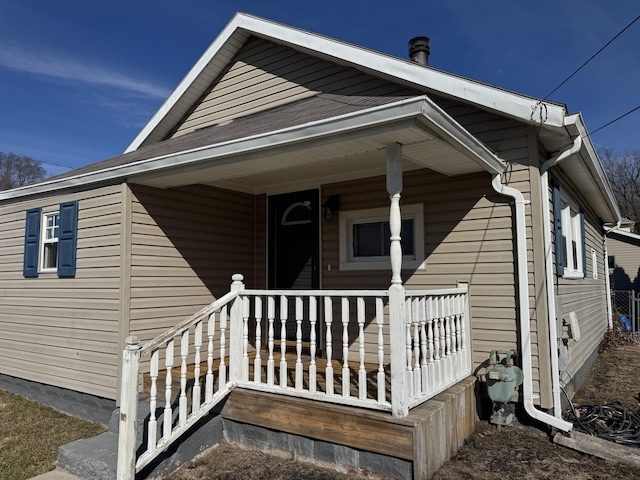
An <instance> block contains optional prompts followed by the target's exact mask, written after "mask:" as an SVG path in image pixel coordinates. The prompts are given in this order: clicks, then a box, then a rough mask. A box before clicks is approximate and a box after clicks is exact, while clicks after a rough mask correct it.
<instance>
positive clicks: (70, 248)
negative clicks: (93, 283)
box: [58, 201, 78, 277]
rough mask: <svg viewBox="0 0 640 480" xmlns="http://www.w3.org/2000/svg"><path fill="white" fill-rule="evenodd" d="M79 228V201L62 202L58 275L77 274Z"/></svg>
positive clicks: (69, 275)
mask: <svg viewBox="0 0 640 480" xmlns="http://www.w3.org/2000/svg"><path fill="white" fill-rule="evenodd" d="M77 230H78V202H77V201H74V202H66V203H61V204H60V220H59V227H58V276H59V277H74V276H75V275H76V244H77V238H76V237H77Z"/></svg>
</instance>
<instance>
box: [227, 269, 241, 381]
mask: <svg viewBox="0 0 640 480" xmlns="http://www.w3.org/2000/svg"><path fill="white" fill-rule="evenodd" d="M231 279H232V280H233V282H232V283H231V291H232V292H240V291H242V290H244V283H243V282H242V281H243V280H244V276H242V275H241V274H239V273H236V274H234V275H233V276H232V277H231ZM242 331H243V324H242V298H241V297H240V296H237V297H236V298H235V299H234V300H233V304H232V305H231V322H230V324H229V381H230V382H233V383H236V382H238V381H240V380H241V378H242Z"/></svg>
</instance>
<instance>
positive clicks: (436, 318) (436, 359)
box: [433, 296, 441, 387]
mask: <svg viewBox="0 0 640 480" xmlns="http://www.w3.org/2000/svg"><path fill="white" fill-rule="evenodd" d="M440 352H441V350H440V297H439V296H436V297H434V298H433V354H434V355H433V365H434V379H433V380H434V383H433V386H434V387H439V386H440V378H441V377H440V370H441V369H440Z"/></svg>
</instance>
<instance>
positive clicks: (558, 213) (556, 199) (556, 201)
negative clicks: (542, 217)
mask: <svg viewBox="0 0 640 480" xmlns="http://www.w3.org/2000/svg"><path fill="white" fill-rule="evenodd" d="M552 185H553V192H552V200H553V221H554V227H555V228H554V230H555V239H556V248H555V250H556V275H558V276H559V277H561V276H563V275H564V262H565V259H564V239H563V238H562V202H561V201H560V187H558V184H557V183H556V182H555V181H554V182H552Z"/></svg>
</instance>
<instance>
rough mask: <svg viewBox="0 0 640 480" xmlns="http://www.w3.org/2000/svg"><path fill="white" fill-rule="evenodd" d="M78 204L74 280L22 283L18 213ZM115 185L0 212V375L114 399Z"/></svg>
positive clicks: (42, 278) (48, 276)
mask: <svg viewBox="0 0 640 480" xmlns="http://www.w3.org/2000/svg"><path fill="white" fill-rule="evenodd" d="M70 200H78V202H79V208H78V235H77V239H78V244H77V252H76V253H77V256H76V258H77V270H76V276H75V278H58V277H57V275H56V274H55V273H40V275H39V277H38V278H23V272H22V267H23V252H24V229H25V212H26V210H28V209H30V208H36V207H42V209H43V211H44V212H47V211H56V210H57V209H58V206H59V204H60V203H62V202H66V201H70ZM120 211H121V190H120V186H113V187H104V188H98V189H95V190H92V191H88V192H81V193H70V194H64V195H56V196H51V197H48V198H46V199H44V198H43V199H37V200H29V201H23V202H21V203H10V204H6V205H4V206H3V207H1V208H0V373H4V374H7V375H13V376H18V377H20V378H24V379H27V380H32V381H36V382H42V383H46V384H51V385H55V386H58V387H62V388H68V389H73V390H78V391H81V392H85V393H90V394H93V395H98V396H102V397H106V398H112V399H115V398H116V384H117V375H118V372H117V367H116V365H117V363H118V352H119V348H118V322H119V318H120V302H119V295H120V289H119V276H120V231H121V225H120Z"/></svg>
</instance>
